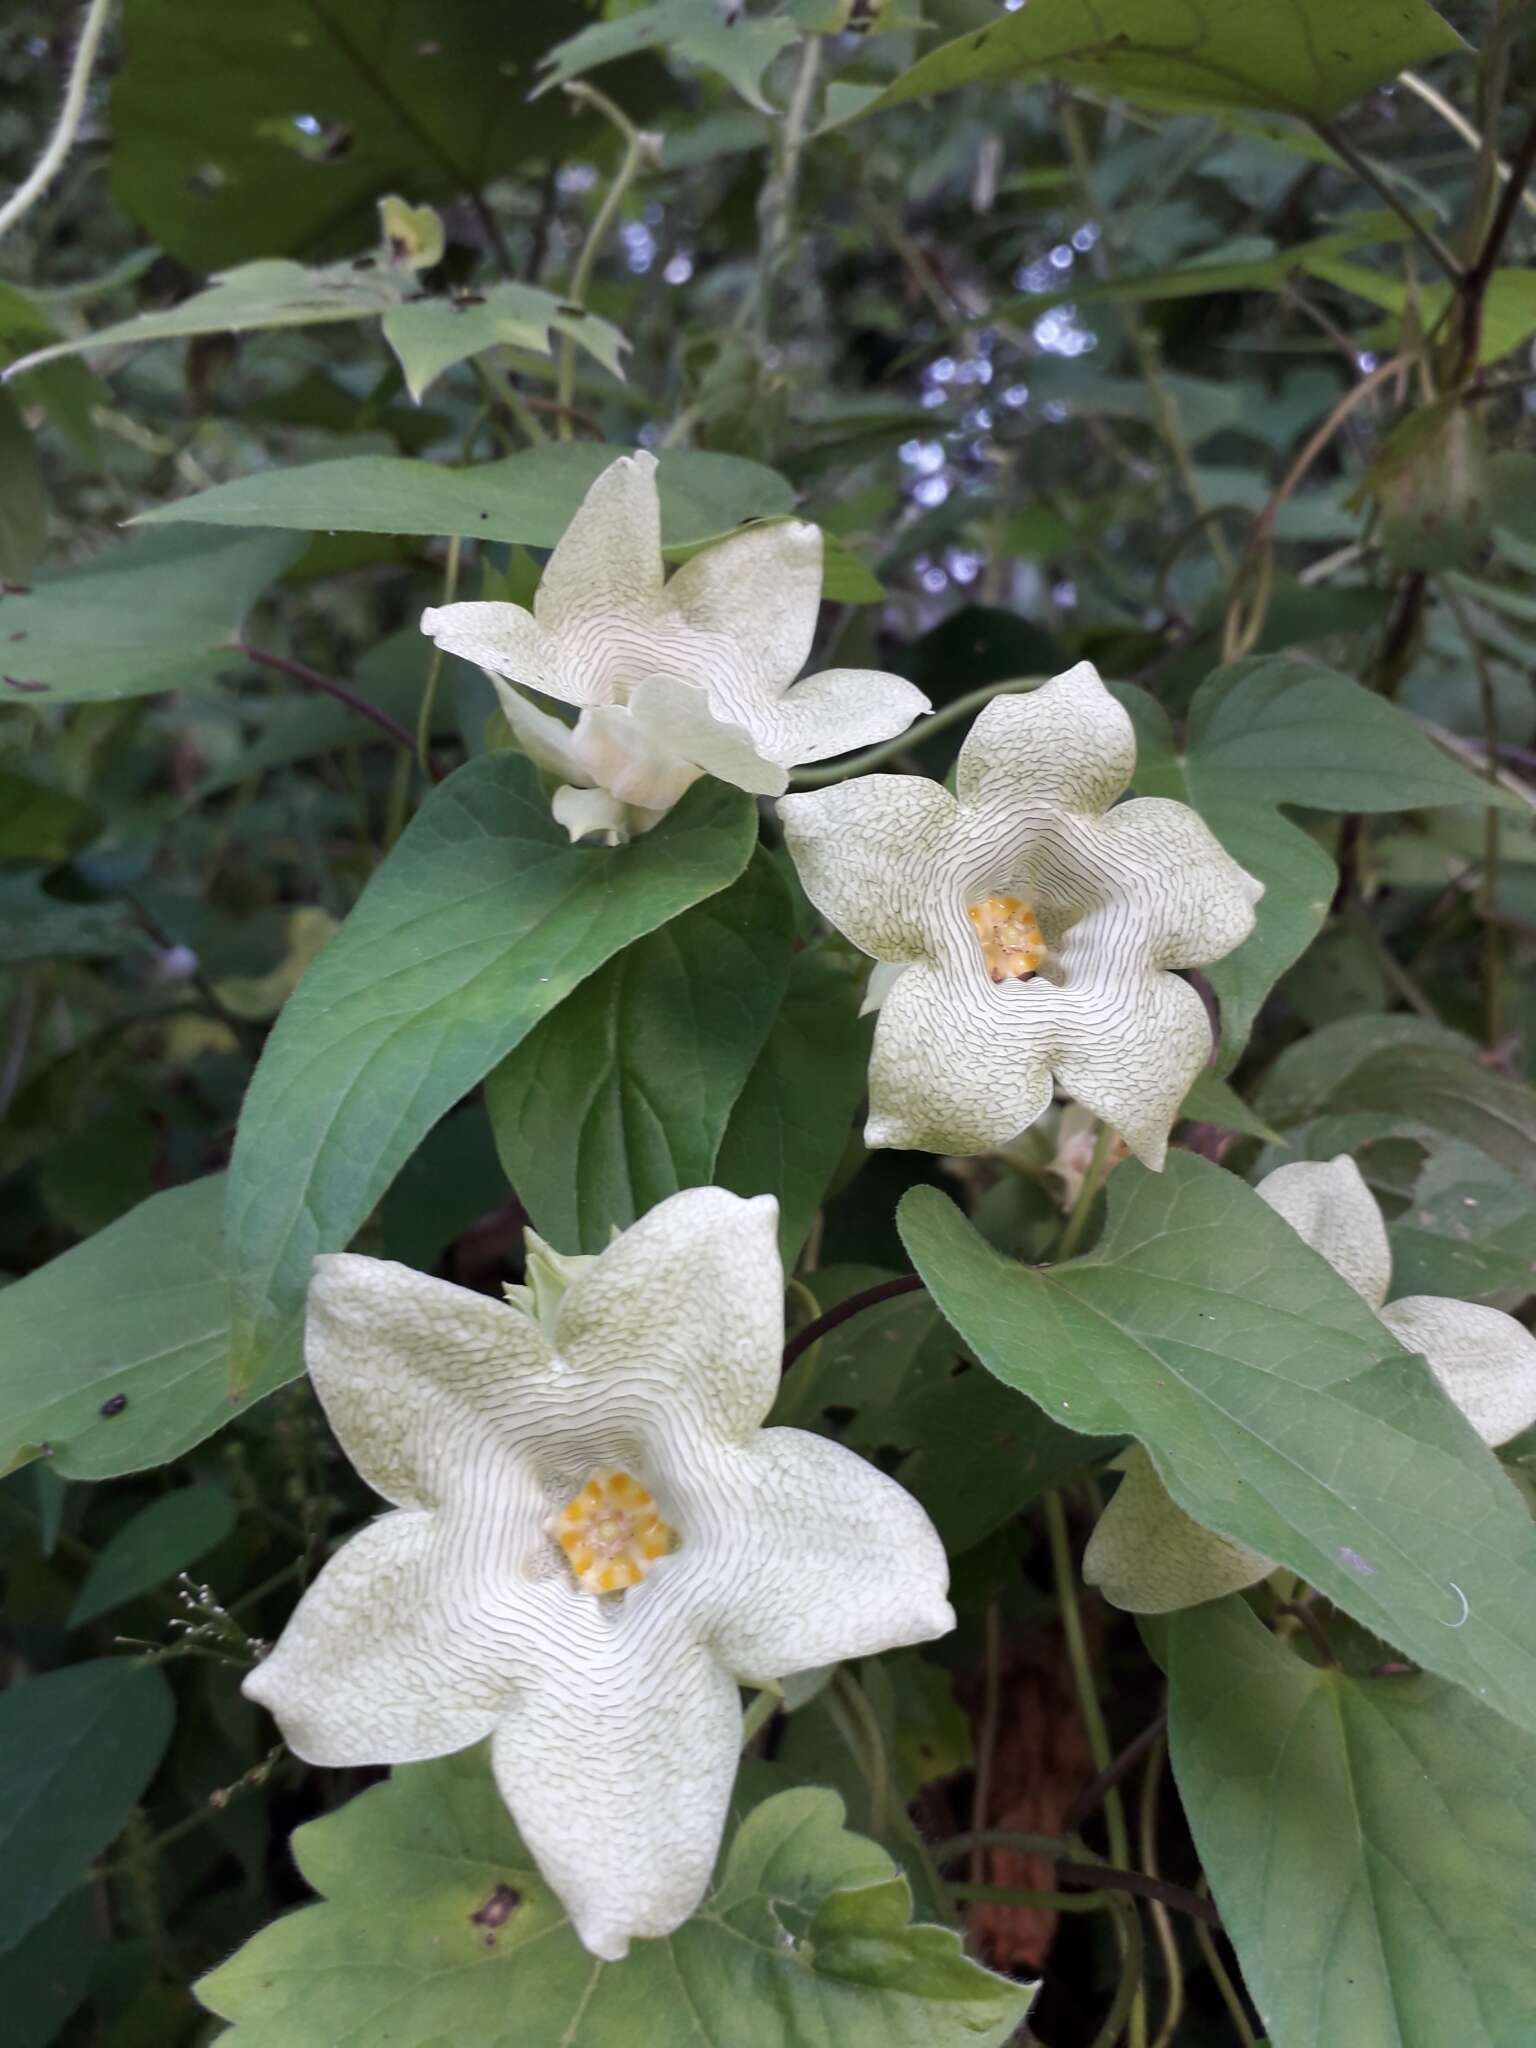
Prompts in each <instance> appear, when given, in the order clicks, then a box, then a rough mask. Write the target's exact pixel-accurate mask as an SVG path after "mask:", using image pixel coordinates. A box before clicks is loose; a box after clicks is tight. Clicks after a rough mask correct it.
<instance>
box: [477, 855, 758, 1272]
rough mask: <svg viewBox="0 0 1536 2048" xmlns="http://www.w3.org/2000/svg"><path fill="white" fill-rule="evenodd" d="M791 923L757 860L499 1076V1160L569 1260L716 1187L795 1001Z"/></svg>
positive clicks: (622, 965) (572, 1003) (563, 1014)
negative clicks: (688, 1194)
mask: <svg viewBox="0 0 1536 2048" xmlns="http://www.w3.org/2000/svg"><path fill="white" fill-rule="evenodd" d="M792 924H793V920H792V912H791V906H790V901H789V891H788V890H787V889H786V888H785V886H784V884H783V882H782V881H781V880H780V879H779V874H778V870H777V869H776V868H775V867H774V865H773V863H772V861H770V860H769V858H768V856H767V855H766V854H765V853H761V852H759V853H758V854H757V855H756V856H755V857H754V859H753V860H752V861H751V863H750V864H749V866H748V867H747V870H746V872H745V874H743V875H742V877H741V879H740V880H739V881H737V882H735V883H734V884H733V885H732V886H731V887H730V888H729V889H723V890H721V892H720V893H719V894H718V895H716V896H711V897H710V898H709V899H708V900H707V901H706V902H703V903H698V904H695V906H694V907H693V909H692V910H687V911H684V913H683V914H682V916H681V917H674V918H673V919H672V920H671V921H670V923H668V924H664V925H663V926H662V927H661V928H660V930H658V931H653V932H651V933H650V934H649V935H648V936H647V937H645V938H643V939H637V940H636V941H635V943H634V944H633V945H631V946H626V947H625V949H624V951H623V952H622V953H620V954H618V955H616V957H615V958H614V959H612V960H610V961H609V962H608V964H607V965H606V966H605V967H601V968H599V970H598V971H597V973H596V974H594V975H591V976H590V977H589V978H588V979H587V980H586V981H584V982H583V983H582V984H581V986H580V988H578V989H576V990H575V991H574V992H573V993H572V994H571V995H568V996H567V997H566V999H565V1001H564V1002H563V1003H561V1005H560V1006H559V1008H558V1009H556V1010H553V1011H551V1012H550V1014H549V1015H548V1016H547V1017H546V1018H545V1019H544V1021H543V1022H542V1023H541V1024H538V1025H535V1027H534V1028H533V1030H532V1031H530V1032H529V1033H528V1035H527V1037H526V1038H524V1040H523V1041H522V1043H521V1045H519V1046H518V1048H517V1050H516V1051H515V1052H513V1053H512V1054H510V1055H509V1057H508V1058H506V1059H504V1060H503V1061H502V1063H501V1065H500V1066H499V1067H497V1068H496V1070H495V1071H494V1073H492V1075H491V1076H490V1078H489V1080H488V1082H487V1084H486V1107H487V1109H488V1110H489V1111H490V1116H491V1124H492V1127H493V1129H494V1130H495V1133H496V1144H497V1149H498V1150H499V1152H500V1154H501V1162H502V1165H503V1166H504V1167H505V1169H506V1173H507V1178H508V1179H509V1180H510V1181H511V1183H512V1185H513V1186H514V1187H515V1188H516V1189H517V1192H518V1197H519V1199H520V1200H521V1201H522V1203H523V1205H524V1206H525V1208H526V1209H527V1210H528V1213H529V1215H530V1216H531V1217H532V1218H533V1223H534V1227H535V1228H536V1229H537V1230H538V1231H539V1233H540V1235H541V1236H543V1237H545V1238H547V1239H549V1241H550V1242H551V1243H552V1244H553V1245H555V1247H556V1248H557V1249H558V1250H561V1251H568V1252H573V1251H581V1252H600V1251H602V1250H603V1249H604V1248H605V1247H606V1246H607V1244H608V1243H609V1241H610V1239H611V1237H612V1234H613V1231H614V1229H615V1228H616V1227H617V1228H618V1229H620V1230H624V1229H627V1228H628V1227H629V1225H630V1224H631V1223H633V1222H634V1221H635V1220H636V1218H637V1217H640V1216H643V1215H644V1214H645V1212H646V1211H647V1209H651V1208H654V1206H655V1205H656V1203H657V1202H660V1201H663V1200H665V1198H666V1197H667V1196H668V1195H675V1194H676V1193H677V1191H678V1189H679V1188H693V1187H703V1186H705V1185H706V1184H707V1183H708V1182H709V1180H710V1178H711V1175H712V1172H713V1168H714V1164H715V1154H716V1152H717V1151H718V1150H719V1148H720V1139H721V1135H722V1133H723V1132H724V1130H725V1126H726V1121H727V1119H728V1118H729V1116H730V1114H731V1107H732V1105H733V1103H734V1102H735V1101H736V1098H737V1096H738V1095H739V1094H740V1093H741V1089H742V1084H743V1082H744V1081H745V1080H746V1077H747V1074H748V1071H749V1070H750V1068H751V1066H752V1063H753V1061H754V1060H755V1059H756V1057H757V1055H758V1053H759V1051H760V1050H761V1048H762V1044H763V1040H764V1039H765V1038H766V1036H767V1034H768V1029H769V1026H770V1025H771V1024H772V1022H773V1016H774V1012H775V1010H776V1009H777V1007H778V1003H779V998H780V996H781V995H782V994H783V992H784V984H785V981H786V979H787V978H788V974H789V949H790V942H791V939H792V937H793V929H792ZM754 1192H758V1193H761V1192H764V1191H763V1190H760V1189H759V1190H754Z"/></svg>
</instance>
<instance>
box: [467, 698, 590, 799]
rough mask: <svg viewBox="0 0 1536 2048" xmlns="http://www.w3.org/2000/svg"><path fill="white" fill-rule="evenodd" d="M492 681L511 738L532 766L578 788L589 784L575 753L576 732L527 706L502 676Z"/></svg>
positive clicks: (561, 721) (555, 719) (531, 706)
mask: <svg viewBox="0 0 1536 2048" xmlns="http://www.w3.org/2000/svg"><path fill="white" fill-rule="evenodd" d="M491 681H492V683H493V684H494V685H495V689H496V695H497V697H498V698H499V700H500V702H501V709H502V714H503V716H504V717H505V718H506V721H507V724H508V725H509V726H511V728H512V733H513V737H514V738H515V739H516V741H517V743H518V745H519V747H521V749H522V751H523V752H524V753H525V754H526V755H527V756H528V759H529V760H530V761H531V762H532V763H533V765H534V766H535V767H536V768H542V769H543V770H544V771H545V773H546V774H549V775H559V776H562V777H563V778H564V779H565V780H566V781H567V782H574V783H576V784H577V785H578V787H580V786H582V785H584V784H586V783H587V782H588V781H590V779H591V778H590V777H589V775H588V773H587V769H586V764H585V763H584V762H583V760H582V758H581V755H580V753H579V752H578V750H577V746H576V734H575V730H574V729H573V728H572V727H571V726H569V725H566V724H565V723H564V721H563V720H561V719H558V718H555V717H554V716H552V714H551V713H549V712H548V711H541V710H540V709H539V707H538V705H537V704H530V703H529V701H528V699H527V698H526V697H525V696H524V695H523V693H522V691H521V690H519V689H518V688H517V687H516V686H515V685H514V684H512V683H509V682H506V681H505V680H504V679H503V678H502V677H501V676H492V677H491Z"/></svg>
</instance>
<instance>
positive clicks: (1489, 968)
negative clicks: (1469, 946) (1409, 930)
mask: <svg viewBox="0 0 1536 2048" xmlns="http://www.w3.org/2000/svg"><path fill="white" fill-rule="evenodd" d="M1441 595H1442V596H1443V597H1444V598H1445V601H1446V604H1447V606H1448V607H1449V609H1450V614H1451V617H1452V618H1453V619H1454V620H1455V621H1456V626H1457V630H1458V631H1459V632H1460V634H1461V637H1462V639H1463V640H1465V641H1466V643H1467V651H1468V652H1469V653H1470V654H1471V656H1472V666H1473V668H1474V669H1475V670H1476V671H1477V695H1478V703H1479V705H1480V707H1481V709H1482V717H1483V741H1484V744H1485V746H1486V747H1487V749H1488V767H1487V775H1488V780H1489V781H1490V782H1491V783H1492V784H1493V786H1494V788H1495V789H1497V788H1498V787H1499V786H1500V785H1499V700H1498V697H1497V696H1496V694H1495V692H1494V687H1493V671H1492V670H1491V669H1490V668H1489V666H1488V657H1487V655H1486V654H1485V653H1484V651H1483V643H1482V642H1481V641H1480V640H1479V639H1478V637H1477V634H1476V631H1475V630H1474V628H1473V625H1472V621H1471V619H1470V617H1469V616H1468V614H1467V611H1466V608H1465V606H1464V605H1463V604H1462V602H1461V599H1460V598H1459V597H1458V596H1457V595H1456V593H1455V591H1453V590H1451V589H1449V588H1446V587H1445V586H1442V589H1441ZM1500 841H1501V821H1500V818H1499V812H1498V809H1497V806H1495V805H1493V804H1490V805H1489V806H1488V809H1487V810H1486V811H1485V812H1484V813H1483V875H1482V886H1481V887H1480V889H1479V890H1478V898H1477V907H1478V911H1479V914H1480V915H1481V917H1482V920H1483V1015H1484V1025H1483V1036H1484V1040H1485V1043H1486V1044H1488V1045H1489V1046H1494V1045H1497V1044H1498V1042H1499V1040H1500V1039H1501V1038H1502V1037H1503V1036H1504V979H1503V977H1504V944H1503V937H1502V935H1501V933H1500V931H1499V927H1498V923H1497V912H1498V893H1499V856H1500V851H1501V845H1500Z"/></svg>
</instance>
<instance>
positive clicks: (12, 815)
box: [0, 768, 101, 862]
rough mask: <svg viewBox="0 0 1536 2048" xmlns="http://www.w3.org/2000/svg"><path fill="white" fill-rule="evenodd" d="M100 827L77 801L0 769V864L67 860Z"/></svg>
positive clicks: (59, 790) (38, 783) (85, 805)
mask: <svg viewBox="0 0 1536 2048" xmlns="http://www.w3.org/2000/svg"><path fill="white" fill-rule="evenodd" d="M100 824H101V821H100V819H99V818H98V817H97V815H96V813H95V811H93V810H92V809H91V806H90V805H89V804H88V803H82V802H81V800H80V798H79V797H77V796H68V795H66V794H65V792H64V791H63V790H62V789H49V788H47V787H46V786H45V785H44V784H43V783H41V782H29V781H28V780H27V778H26V776H24V775H13V774H12V773H11V772H10V770H9V769H4V768H0V860H38V861H49V862H52V861H61V860H68V859H69V856H70V855H71V854H72V853H73V852H74V851H75V850H76V848H77V847H80V846H83V845H84V844H85V843H86V841H87V840H88V839H93V838H94V837H95V835H96V833H97V832H98V831H99V830H100Z"/></svg>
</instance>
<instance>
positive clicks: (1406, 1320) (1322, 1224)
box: [1083, 1153, 1536, 1614]
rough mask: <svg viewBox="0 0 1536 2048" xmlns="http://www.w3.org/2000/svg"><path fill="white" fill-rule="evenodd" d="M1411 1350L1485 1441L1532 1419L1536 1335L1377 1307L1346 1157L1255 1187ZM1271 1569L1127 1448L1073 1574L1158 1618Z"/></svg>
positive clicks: (1361, 1196) (1367, 1227) (1375, 1213)
mask: <svg viewBox="0 0 1536 2048" xmlns="http://www.w3.org/2000/svg"><path fill="white" fill-rule="evenodd" d="M1255 1193H1257V1194H1259V1195H1261V1196H1262V1197H1263V1198H1264V1200H1265V1201H1266V1202H1267V1203H1268V1204H1269V1206H1270V1208H1271V1209H1273V1210H1275V1211H1276V1212H1277V1213H1278V1214H1279V1215H1281V1216H1283V1217H1284V1218H1285V1220H1286V1222H1287V1223H1289V1224H1290V1226H1291V1228H1292V1230H1294V1231H1295V1233H1296V1235H1297V1236H1298V1237H1299V1238H1300V1239H1301V1240H1302V1242H1303V1243H1304V1244H1308V1245H1310V1246H1311V1247H1312V1249H1313V1251H1315V1252H1317V1253H1319V1254H1320V1255H1321V1256H1322V1257H1323V1258H1325V1259H1326V1260H1327V1261H1328V1263H1329V1265H1330V1266H1332V1267H1333V1269H1334V1271H1335V1272H1336V1273H1338V1274H1339V1275H1340V1277H1341V1278H1342V1279H1345V1280H1347V1281H1348V1282H1349V1284H1350V1286H1351V1287H1353V1288H1354V1290H1355V1292H1356V1294H1358V1295H1360V1296H1361V1298H1362V1299H1363V1300H1364V1301H1365V1302H1367V1303H1368V1304H1369V1306H1370V1307H1371V1308H1373V1309H1374V1310H1375V1311H1376V1313H1377V1315H1379V1316H1380V1318H1381V1320H1382V1322H1383V1323H1384V1324H1385V1325H1386V1327H1387V1328H1388V1329H1389V1330H1390V1331H1391V1332H1392V1335H1393V1336H1394V1337H1396V1339H1397V1340H1398V1342H1399V1343H1400V1344H1402V1345H1404V1346H1405V1347H1406V1348H1407V1349H1408V1350H1409V1351H1416V1352H1418V1353H1419V1354H1420V1356H1421V1357H1422V1358H1423V1359H1424V1362H1425V1363H1426V1364H1427V1365H1428V1367H1429V1369H1430V1371H1431V1372H1432V1373H1433V1374H1434V1376H1435V1378H1436V1379H1437V1380H1438V1381H1439V1382H1440V1385H1441V1386H1442V1387H1443V1388H1444V1390H1445V1392H1446V1393H1447V1395H1449V1397H1450V1399H1451V1400H1452V1401H1454V1402H1455V1404H1456V1406H1457V1407H1458V1408H1459V1409H1460V1410H1461V1412H1462V1414H1463V1415H1465V1416H1466V1418H1467V1420H1468V1422H1470V1423H1471V1425H1472V1427H1473V1428H1474V1429H1475V1430H1476V1431H1477V1433H1478V1435H1479V1436H1480V1437H1481V1438H1482V1439H1483V1442H1484V1443H1486V1444H1502V1443H1508V1441H1509V1440H1510V1438H1511V1437H1515V1436H1519V1435H1520V1433H1521V1431H1522V1430H1526V1429H1529V1428H1530V1426H1531V1424H1532V1423H1533V1422H1536V1337H1533V1336H1532V1335H1531V1333H1530V1331H1529V1330H1527V1329H1526V1328H1525V1327H1524V1325H1523V1324H1521V1323H1517V1322H1516V1321H1515V1319H1514V1317H1513V1316H1507V1315H1505V1314H1504V1313H1503V1312H1502V1310H1500V1309H1496V1308H1486V1307H1484V1306H1483V1305H1482V1304H1481V1303H1478V1302H1473V1301H1454V1300H1451V1299H1448V1298H1447V1297H1445V1296H1442V1295H1436V1294H1412V1295H1405V1296H1404V1297H1403V1299H1402V1300H1401V1301H1394V1302H1390V1303H1389V1302H1388V1301H1387V1289H1388V1287H1389V1285H1390V1284H1391V1278H1392V1251H1391V1247H1390V1245H1389V1244H1388V1241H1387V1227H1386V1224H1385V1223H1384V1222H1383V1221H1382V1216H1381V1211H1380V1209H1379V1208H1378V1207H1377V1206H1376V1198H1375V1196H1374V1195H1373V1194H1372V1193H1371V1191H1370V1189H1369V1188H1368V1187H1367V1186H1366V1184H1365V1181H1364V1179H1363V1178H1362V1177H1361V1173H1360V1169H1359V1167H1358V1166H1356V1164H1355V1162H1354V1160H1353V1159H1351V1158H1350V1157H1349V1155H1348V1154H1347V1153H1340V1155H1339V1156H1338V1158H1337V1159H1329V1160H1297V1161H1296V1162H1295V1163H1294V1164H1293V1165H1290V1166H1279V1167H1276V1169H1275V1171H1274V1172H1273V1173H1269V1174H1266V1175H1265V1176H1264V1178H1263V1180H1261V1181H1260V1182H1259V1184H1258V1187H1257V1188H1256V1189H1255ZM1273 1570H1274V1565H1273V1564H1272V1563H1271V1561H1270V1560H1269V1559H1268V1558H1266V1557H1261V1556H1260V1555H1259V1553H1258V1552H1257V1551H1255V1550H1246V1549H1244V1548H1243V1547H1242V1545H1241V1544H1237V1543H1233V1542H1231V1541H1229V1540H1228V1538H1227V1537H1225V1536H1218V1535H1217V1534H1216V1532H1215V1531H1214V1530H1213V1529H1207V1528H1205V1527H1204V1526H1203V1525H1202V1524H1201V1523H1199V1522H1197V1521H1195V1519H1194V1518H1193V1516H1191V1515H1187V1514H1186V1513H1185V1512H1184V1510H1183V1509H1182V1508H1181V1507H1180V1506H1179V1504H1178V1503H1177V1501H1175V1500H1174V1499H1173V1498H1172V1497H1171V1496H1170V1495H1169V1493H1168V1491H1167V1489H1166V1488H1165V1487H1164V1485H1163V1482H1162V1480H1161V1479H1159V1477H1158V1476H1157V1472H1156V1469H1155V1468H1154V1466H1153V1464H1152V1460H1151V1459H1150V1458H1149V1457H1148V1455H1147V1453H1146V1452H1145V1451H1144V1450H1143V1449H1141V1447H1140V1446H1139V1445H1138V1446H1136V1447H1135V1448H1133V1449H1132V1450H1131V1451H1130V1452H1129V1453H1128V1454H1127V1458H1126V1462H1125V1477H1124V1479H1122V1481H1121V1482H1120V1487H1119V1490H1118V1491H1117V1493H1116V1494H1115V1497H1114V1499H1113V1500H1112V1501H1111V1502H1110V1504H1109V1506H1108V1508H1106V1509H1105V1511H1104V1513H1103V1514H1102V1515H1101V1516H1100V1517H1099V1522H1098V1526H1097V1528H1096V1529H1095V1530H1094V1532H1093V1535H1092V1537H1091V1538H1090V1540H1089V1544H1088V1548H1087V1551H1086V1552H1085V1554H1084V1557H1083V1576H1084V1578H1085V1579H1086V1580H1087V1581H1088V1583H1089V1584H1090V1585H1093V1586H1098V1587H1099V1588H1100V1589H1101V1590H1102V1592H1103V1594H1104V1596H1105V1598H1106V1599H1107V1600H1110V1601H1112V1602H1113V1603H1114V1605H1115V1606H1116V1607H1124V1608H1128V1609H1129V1610H1130V1611H1131V1612H1132V1613H1134V1614H1164V1613H1167V1612H1169V1611H1170V1610H1171V1609H1173V1608H1175V1607H1193V1606H1195V1605H1197V1604H1198V1603H1199V1602H1200V1601H1202V1600H1215V1599H1218V1598H1219V1597H1220V1596H1221V1595H1222V1594H1223V1593H1235V1592H1239V1591H1241V1589H1242V1588H1243V1587H1245V1586H1253V1585H1257V1584H1258V1582H1259V1580H1260V1579H1263V1578H1267V1577H1268V1576H1269V1574H1270V1572H1272V1571H1273Z"/></svg>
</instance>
